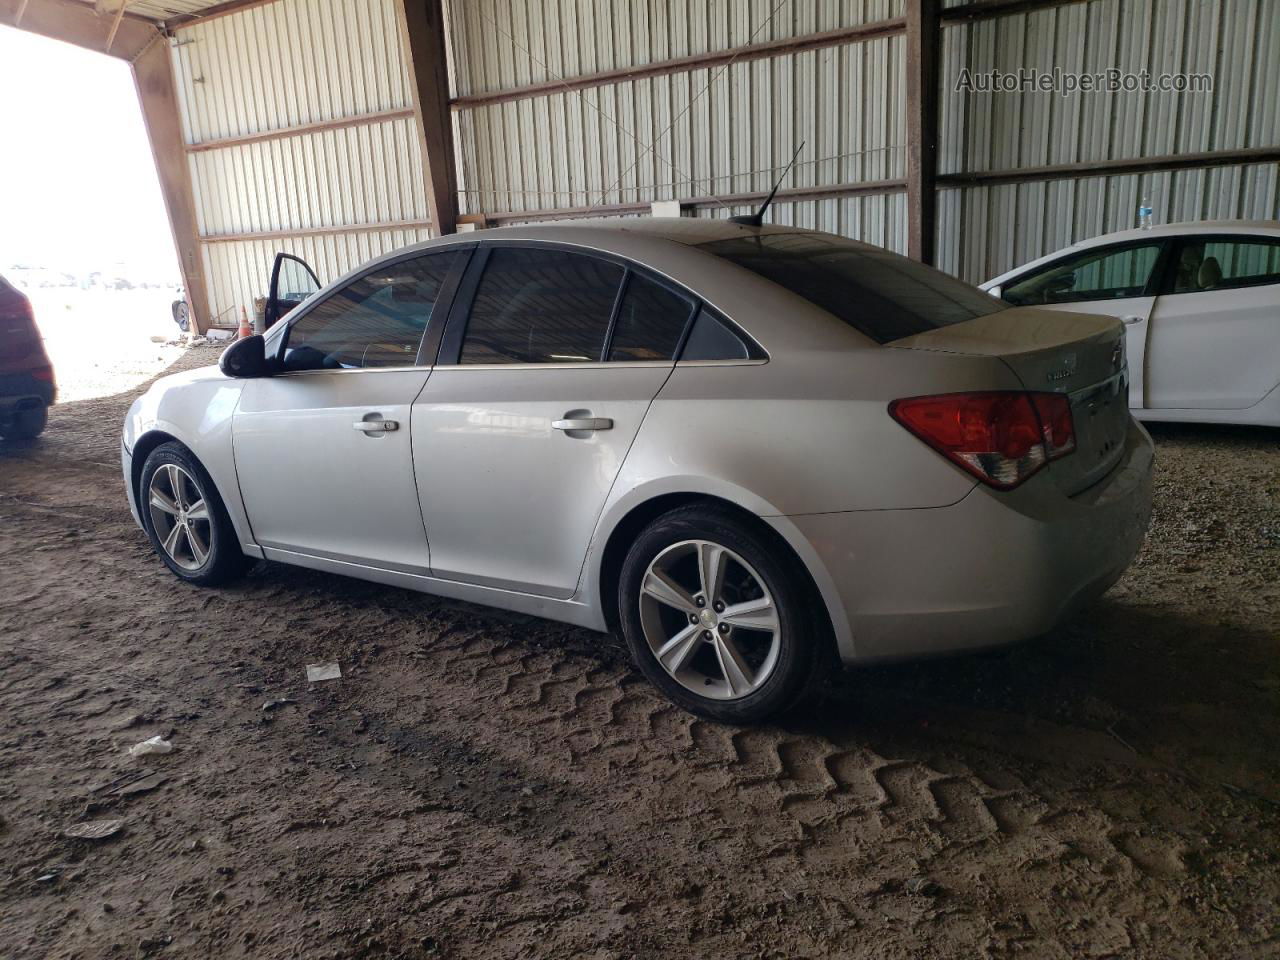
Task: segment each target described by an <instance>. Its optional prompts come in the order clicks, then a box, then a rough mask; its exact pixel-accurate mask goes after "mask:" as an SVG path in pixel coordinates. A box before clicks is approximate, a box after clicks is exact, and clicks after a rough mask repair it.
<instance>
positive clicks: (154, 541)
mask: <svg viewBox="0 0 1280 960" xmlns="http://www.w3.org/2000/svg"><path fill="white" fill-rule="evenodd" d="M138 501H139V507H140V508H141V513H142V519H143V525H144V526H145V527H146V530H147V536H148V537H149V538H150V539H151V545H152V546H153V547H154V548H155V550H156V553H158V554H159V555H160V559H161V560H163V561H164V563H165V566H167V567H168V568H169V569H170V570H172V571H173V572H174V574H176V575H177V576H178V577H179V578H180V579H182V580H186V581H187V582H188V583H194V584H198V585H200V586H215V585H217V584H220V583H225V582H226V581H228V580H231V579H233V578H234V577H237V576H239V575H240V574H242V573H244V572H245V570H247V569H248V568H249V566H250V565H251V564H252V560H250V558H248V557H246V556H245V555H244V553H242V552H241V550H240V544H239V542H238V540H237V538H236V533H235V528H234V527H232V525H231V518H230V517H229V516H228V515H227V510H226V507H225V506H223V503H222V498H221V497H220V496H219V495H218V491H217V488H215V487H214V485H213V480H212V479H211V478H210V477H209V474H208V472H207V471H206V470H205V469H204V467H203V466H202V465H201V464H200V461H198V460H197V459H196V458H195V457H194V456H192V454H191V451H189V450H188V449H187V448H186V447H184V446H182V444H180V443H176V442H171V443H163V444H161V445H160V446H158V447H156V448H155V449H154V450H153V451H151V454H150V456H148V457H147V460H146V463H145V464H144V465H143V468H142V482H141V486H140V487H139V497H138Z"/></svg>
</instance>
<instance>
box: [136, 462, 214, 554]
mask: <svg viewBox="0 0 1280 960" xmlns="http://www.w3.org/2000/svg"><path fill="white" fill-rule="evenodd" d="M147 500H148V503H149V505H150V510H151V524H152V526H153V527H154V528H155V531H156V538H157V539H158V540H159V541H160V546H161V547H162V548H163V549H164V552H165V553H166V554H167V555H168V557H169V559H170V560H172V561H173V562H174V563H176V564H177V565H178V566H180V567H181V568H182V569H183V570H199V569H200V568H201V567H203V566H204V564H205V561H206V560H208V559H209V549H210V544H211V542H212V537H213V531H212V524H211V523H210V521H209V508H208V506H207V505H206V504H205V501H204V497H203V495H202V494H201V493H200V488H199V487H198V486H197V485H196V481H195V479H194V478H193V477H192V476H191V474H189V473H188V472H187V471H186V470H184V469H182V467H180V466H178V465H177V464H176V463H163V464H161V465H160V468H159V469H158V470H156V472H155V473H153V474H152V475H151V483H150V485H149V489H148V490H147Z"/></svg>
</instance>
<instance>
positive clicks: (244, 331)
mask: <svg viewBox="0 0 1280 960" xmlns="http://www.w3.org/2000/svg"><path fill="white" fill-rule="evenodd" d="M237 335H238V336H239V338H240V339H241V340H243V339H244V338H245V337H251V336H253V327H251V326H249V314H248V312H247V311H246V310H245V308H244V305H243V304H241V305H240V330H239V331H238V334H237Z"/></svg>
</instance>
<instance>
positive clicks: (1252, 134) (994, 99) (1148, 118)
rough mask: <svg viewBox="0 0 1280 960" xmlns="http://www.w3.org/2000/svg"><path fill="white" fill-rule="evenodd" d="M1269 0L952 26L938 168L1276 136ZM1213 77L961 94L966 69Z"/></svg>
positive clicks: (1083, 8) (1278, 73) (1274, 28)
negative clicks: (1193, 86)
mask: <svg viewBox="0 0 1280 960" xmlns="http://www.w3.org/2000/svg"><path fill="white" fill-rule="evenodd" d="M1268 3H1270V0H1221V2H1220V3H1205V2H1202V0H1113V2H1110V3H1081V4H1069V5H1066V6H1061V7H1052V8H1049V9H1046V10H1037V11H1032V12H1029V13H1022V14H1014V15H1010V16H1005V17H997V18H992V19H989V20H982V21H977V22H975V23H965V24H959V25H955V26H950V27H947V28H946V29H945V31H944V37H943V43H942V77H943V91H942V98H941V111H942V115H941V130H942V138H943V142H942V146H941V148H940V154H939V170H940V172H941V173H944V174H946V173H955V172H960V171H975V170H1003V169H1013V168H1016V167H1019V166H1039V165H1042V164H1047V163H1071V162H1086V161H1096V160H1109V159H1125V158H1137V157H1143V156H1152V155H1160V154H1168V153H1178V152H1195V151H1202V150H1227V149H1234V148H1241V147H1249V146H1270V145H1272V144H1275V143H1277V142H1280V139H1278V135H1280V17H1277V16H1276V11H1275V10H1274V9H1270V8H1268V6H1267V4H1268ZM1113 66H1114V67H1116V68H1118V69H1120V70H1122V71H1125V72H1131V73H1140V72H1142V71H1144V70H1146V71H1150V72H1151V73H1152V74H1153V75H1157V74H1162V73H1169V74H1178V73H1207V74H1211V75H1213V76H1214V80H1215V83H1214V91H1213V92H1212V93H1192V92H1182V93H1178V92H1172V91H1170V92H1160V91H1149V92H1147V91H1140V90H1135V91H1119V92H1116V93H1107V92H1096V93H1089V94H1081V93H1076V94H1074V95H1071V96H1068V97H1062V96H1060V95H1058V94H1056V93H1052V92H1027V93H995V94H993V93H977V92H974V93H965V92H957V91H956V90H955V84H956V81H957V78H958V77H959V76H960V71H961V70H962V69H966V68H967V69H969V70H970V71H972V72H973V73H974V74H981V73H988V72H990V71H991V70H992V69H999V70H1001V71H1003V72H1006V73H1016V72H1017V71H1019V70H1022V69H1037V70H1040V71H1052V70H1053V69H1055V68H1056V69H1059V70H1062V71H1064V72H1073V73H1078V72H1087V73H1098V72H1102V71H1105V70H1106V69H1107V68H1110V67H1113Z"/></svg>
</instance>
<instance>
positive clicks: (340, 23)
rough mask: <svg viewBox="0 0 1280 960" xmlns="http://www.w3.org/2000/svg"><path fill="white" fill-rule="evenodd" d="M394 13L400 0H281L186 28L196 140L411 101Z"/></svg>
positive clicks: (189, 128)
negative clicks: (357, 1) (397, 0)
mask: <svg viewBox="0 0 1280 960" xmlns="http://www.w3.org/2000/svg"><path fill="white" fill-rule="evenodd" d="M396 16H397V14H396V2H395V0H362V2H360V3H347V2H345V0H278V2H276V3H270V4H266V5H264V6H261V7H254V8H251V9H248V10H245V11H242V12H240V13H236V14H232V15H229V16H224V17H218V18H216V19H214V20H210V21H209V22H208V23H202V24H198V25H195V26H192V27H190V28H188V29H186V30H183V31H181V32H180V33H179V34H178V42H179V43H180V44H181V45H180V46H178V47H176V48H175V56H174V70H175V74H176V76H177V78H178V86H179V92H180V99H181V100H182V102H183V108H184V109H183V113H184V121H185V123H184V126H185V128H186V134H187V138H188V142H189V143H201V142H204V141H206V140H215V139H219V138H223V137H238V136H246V135H248V134H254V133H261V132H264V131H269V130H277V129H280V128H281V127H289V126H296V125H298V124H306V123H320V122H323V121H326V120H337V119H342V118H344V117H352V116H359V115H361V114H365V113H376V112H379V111H383V110H396V109H403V108H407V107H409V106H411V105H412V99H411V93H410V88H409V79H408V72H407V68H406V65H405V62H404V59H403V57H402V54H401V47H400V43H399V26H398V23H397V20H396ZM299 38H306V41H307V42H299ZM282 51H286V52H287V53H286V54H284V55H282Z"/></svg>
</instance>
